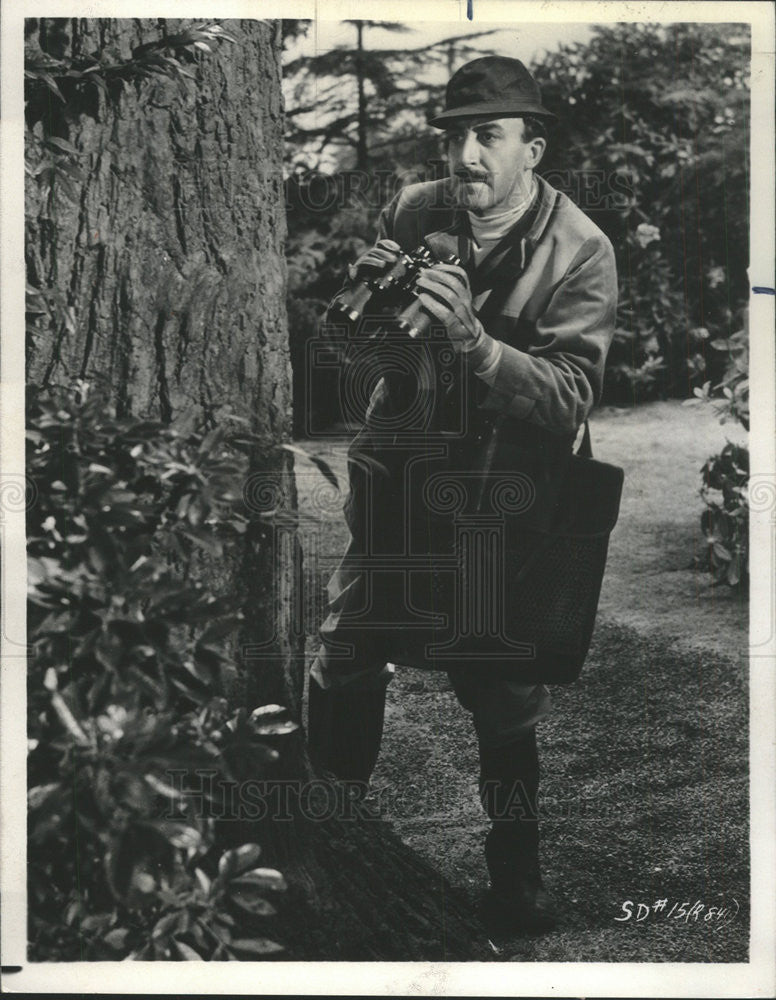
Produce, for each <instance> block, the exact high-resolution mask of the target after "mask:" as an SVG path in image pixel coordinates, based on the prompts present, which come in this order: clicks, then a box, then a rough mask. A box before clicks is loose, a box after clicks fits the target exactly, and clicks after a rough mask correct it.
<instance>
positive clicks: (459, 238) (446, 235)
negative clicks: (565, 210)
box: [424, 174, 558, 284]
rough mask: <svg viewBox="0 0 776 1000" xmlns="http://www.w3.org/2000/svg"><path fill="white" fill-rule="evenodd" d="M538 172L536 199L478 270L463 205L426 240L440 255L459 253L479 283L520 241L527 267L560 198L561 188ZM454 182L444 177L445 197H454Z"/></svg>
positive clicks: (523, 264) (521, 252)
mask: <svg viewBox="0 0 776 1000" xmlns="http://www.w3.org/2000/svg"><path fill="white" fill-rule="evenodd" d="M535 176H536V187H537V191H536V195H535V199H534V201H533V202H532V203H531V205H530V207H529V208H528V210H527V212H526V213H525V215H523V216H521V218H520V219H518V220H517V222H516V223H515V225H514V226H513V227H512V229H510V230H509V232H508V233H506V234H505V235H504V237H503V238H502V239H501V240H500V241H499V242H498V243H497V244H496V246H495V247H494V248H493V249H492V250H491V252H490V253H489V254H488V256H487V257H486V258H485V260H484V261H483V262H482V266H481V267H479V268H477V270H476V271H474V272H473V271H471V269H470V267H469V266H467V265H468V264H469V261H468V260H467V259H466V257H468V247H469V245H470V242H469V241H470V240H471V237H472V233H471V226H470V224H469V215H468V213H467V211H466V210H465V209H464V208H459V207H455V208H453V209H452V220H451V222H450V223H449V225H447V226H444V227H443V228H442V229H437V230H435V231H434V232H432V233H428V234H426V236H425V237H424V242H425V243H426V245H427V246H428V247H430V248H431V249H432V250H433V251H434V252H435V253H437V254H438V255H440V256H442V255H445V254H450V253H456V254H457V255H458V256H459V257H460V258H461V259H462V261H463V263H464V266H465V267H466V268H467V270H469V272H470V274H471V275H472V277H474V276H475V275H476V276H477V277H478V278H480V279H481V280H480V281H478V282H477V283H478V284H482V279H484V280H487V276H488V275H490V274H492V273H493V272H494V271H495V270H496V269H497V268H498V266H499V264H500V263H501V262H502V261H503V260H504V258H505V257H506V255H507V254H508V253H509V251H510V250H511V249H512V248H513V247H514V246H515V245H516V244H517V243H519V244H520V248H521V249H520V256H521V268H524V267H525V265H526V263H527V261H528V260H529V259H530V256H531V253H532V252H533V249H534V247H535V246H536V245H537V243H538V242H539V241H540V240H541V238H542V235H543V234H544V231H545V229H546V228H547V224H548V223H549V221H550V217H551V215H552V212H553V210H554V208H555V206H556V204H557V199H558V192H557V191H556V190H555V188H554V187H553V186H552V185H551V184H548V182H547V181H546V180H545V179H544V178H543V177H540V176H539V175H538V174H536V175H535ZM452 184H453V181H452V178H446V179H445V181H444V188H443V195H444V197H446V198H452V197H453V187H452ZM526 227H527V228H526Z"/></svg>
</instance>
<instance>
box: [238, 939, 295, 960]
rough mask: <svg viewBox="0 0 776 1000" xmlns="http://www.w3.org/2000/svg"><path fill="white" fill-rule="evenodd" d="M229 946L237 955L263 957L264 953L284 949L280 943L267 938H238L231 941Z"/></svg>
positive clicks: (275, 952)
mask: <svg viewBox="0 0 776 1000" xmlns="http://www.w3.org/2000/svg"><path fill="white" fill-rule="evenodd" d="M229 947H230V948H231V949H232V951H235V952H236V953H237V954H238V955H244V956H246V957H247V958H252V957H258V958H263V957H264V956H265V955H276V954H277V953H278V952H280V951H284V950H285V949H284V948H283V946H282V945H280V944H277V942H275V941H270V940H269V939H268V938H238V939H237V940H236V941H232V943H231V944H230V945H229Z"/></svg>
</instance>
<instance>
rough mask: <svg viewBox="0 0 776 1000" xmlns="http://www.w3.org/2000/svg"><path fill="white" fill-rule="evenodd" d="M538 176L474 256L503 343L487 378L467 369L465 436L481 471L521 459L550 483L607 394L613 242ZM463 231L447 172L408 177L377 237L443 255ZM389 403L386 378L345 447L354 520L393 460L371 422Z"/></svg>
mask: <svg viewBox="0 0 776 1000" xmlns="http://www.w3.org/2000/svg"><path fill="white" fill-rule="evenodd" d="M536 181H537V191H536V195H535V197H534V201H533V203H532V205H531V207H530V208H529V210H528V212H526V214H525V215H524V216H523V217H522V218H521V220H519V222H518V223H517V224H516V226H515V227H514V229H513V230H512V231H511V232H510V233H508V234H507V236H506V237H505V238H504V240H502V241H501V242H500V243H499V244H498V245H497V246H496V247H495V248H494V249H493V250H492V251H491V252H490V254H488V256H487V257H486V258H485V259H484V260H483V261H481V262H480V265H479V267H478V268H477V269H472V268H471V267H469V266H467V270H468V271H469V275H470V282H471V287H472V295H473V304H474V308H475V311H476V312H477V315H478V317H479V319H480V321H481V322H482V324H483V326H484V328H485V330H486V331H487V333H489V334H490V335H491V336H492V337H495V338H497V339H498V340H500V341H502V342H503V344H504V348H503V354H502V357H501V361H500V364H499V367H498V371H497V374H496V378H495V381H494V383H493V384H492V385H486V384H485V383H484V382H482V380H481V379H478V378H477V377H476V376H473V375H472V374H471V373H469V374H468V381H469V384H470V388H471V397H470V411H469V416H468V417H467V426H466V428H465V437H466V438H468V439H470V440H471V442H472V448H471V449H470V450H469V452H468V456H469V457H468V458H465V459H463V461H464V464H465V465H467V466H469V467H473V468H476V469H477V471H478V472H480V473H481V474H483V475H487V474H488V473H489V472H490V471H492V470H493V469H502V470H508V469H510V468H512V467H514V466H515V465H516V464H517V465H519V466H520V467H522V468H523V469H524V471H526V472H527V473H528V474H529V475H531V476H532V477H534V479H535V481H536V482H537V483H542V482H544V483H547V484H548V483H549V482H550V480H551V479H553V477H554V478H555V479H557V473H558V470H559V469H560V468H561V465H562V456H563V455H566V454H569V453H570V450H571V446H572V443H573V440H574V437H575V436H576V433H577V431H578V429H579V428H580V426H581V425H582V424H583V422H584V421H585V420H586V418H587V416H588V414H589V413H590V411H591V409H592V408H593V406H594V405H595V403H596V402H597V401H598V400H599V399H600V395H601V390H602V383H603V374H604V364H605V360H606V354H607V351H608V349H609V345H610V343H611V340H612V336H613V333H614V323H615V311H616V305H617V275H616V269H615V259H614V251H613V249H612V246H611V243H610V242H609V240H608V239H607V237H606V236H605V235H604V234H603V233H602V232H601V230H600V229H599V228H598V227H597V226H596V225H595V224H594V223H593V222H592V221H591V220H590V219H589V218H588V217H587V216H586V215H585V214H584V213H583V212H582V211H581V210H580V209H579V208H577V206H576V205H574V203H573V202H572V201H571V200H570V199H569V198H568V197H567V196H566V195H564V194H563V193H561V192H559V191H557V190H555V189H554V188H553V187H552V186H551V185H550V184H549V183H547V181H545V180H544V179H543V178H541V177H539V176H537V177H536ZM468 234H469V225H468V216H467V213H466V212H465V211H464V210H461V209H459V208H457V207H456V205H455V199H454V195H453V182H452V181H451V180H449V179H445V180H441V181H433V182H427V183H422V184H413V185H410V186H408V187H405V188H403V189H402V190H401V191H400V192H399V193H398V194H397V195H396V197H395V198H394V199H393V200H392V201H391V203H390V204H389V205H388V206H387V207H386V208H385V209H384V210H383V212H382V214H381V216H380V220H379V238H388V239H392V240H394V241H395V242H397V243H398V244H399V245H400V246H401V247H402V249H403V250H406V251H408V252H409V251H412V250H414V249H415V248H416V247H417V246H418V245H419V244H421V243H422V242H425V244H426V245H428V246H430V247H431V248H432V249H433V250H435V251H437V252H438V253H440V254H441V253H443V252H445V251H449V250H450V249H451V248H453V249H456V248H457V249H460V251H461V253H459V256H460V255H462V254H465V252H466V247H467V245H468V240H467V237H468ZM389 409H390V400H389V392H388V387H387V384H386V380H385V379H382V380H380V382H379V383H378V384H377V386H376V388H375V389H374V391H373V393H372V395H371V398H370V402H369V407H368V409H367V415H366V420H365V424H364V427H363V428H362V430H361V431H360V432H359V434H358V435H357V436H356V438H355V440H354V441H353V442H352V444H351V447H350V451H349V455H350V458H351V465H350V478H351V498H350V500H349V502H348V503H347V504H346V507H345V514H346V517H347V519H348V522H349V524H350V526H351V530H352V531H353V529H354V522H355V521H358V522H359V523H360V522H361V521H362V519H363V512H364V504H365V503H368V502H369V501H368V500H366V499H365V498H364V497H359V491H360V487H361V486H362V483H361V478H362V477H363V474H364V470H365V469H367V467H368V466H369V465H370V464H371V466H372V467H383V468H384V467H385V465H386V464H387V465H389V466H390V462H386V454H387V450H386V447H385V440H384V438H382V439H380V436H379V435H377V436H375V433H374V429H375V425H376V424H378V423H379V420H380V418H381V417H383V416H384V414H385V412H386V411H388V410H389ZM381 441H382V443H381ZM364 460H366V463H367V465H365V464H364ZM373 495H374V494H373ZM356 508H357V509H358V510H356ZM537 509H539V508H537Z"/></svg>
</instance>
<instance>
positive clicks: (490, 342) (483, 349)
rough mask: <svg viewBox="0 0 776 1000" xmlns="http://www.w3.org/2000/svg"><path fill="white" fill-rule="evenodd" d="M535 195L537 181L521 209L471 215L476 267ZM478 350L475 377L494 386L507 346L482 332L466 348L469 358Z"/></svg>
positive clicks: (473, 359)
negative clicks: (470, 354)
mask: <svg viewBox="0 0 776 1000" xmlns="http://www.w3.org/2000/svg"><path fill="white" fill-rule="evenodd" d="M535 191H536V181H535V180H534V181H533V183H532V184H531V189H530V191H528V193H527V194H526V196H525V198H524V199H523V200H522V201H521V202H520V203H519V204H518V205H510V206H509V208H506V209H504V210H503V211H501V212H494V213H492V214H486V215H475V214H474V213H473V212H468V213H467V214H468V216H469V224H470V225H471V230H472V236H473V237H474V246H473V247H472V255H473V258H474V264H475V267H479V265H480V263H481V262H482V261H483V259H484V258H485V257H487V255H488V254H489V253H490V251H491V250H492V249H493V248H494V247H495V246H496V244H497V243H498V242H499V241H500V240H502V239H503V238H504V237H505V236H506V235H507V233H508V232H509V231H510V229H512V227H513V226H514V225H515V224H516V223H517V221H518V220H519V219H520V218H521V217H522V216H523V215H525V213H526V211H527V210H528V206H529V205H530V204H531V202H532V200H533V196H534V193H535ZM475 350H476V354H475V355H473V357H472V361H473V362H474V363H476V364H477V367H476V368H475V370H474V374H475V375H477V376H478V377H479V378H481V379H482V380H483V381H484V382H487V383H488V385H492V383H493V382H494V380H495V378H496V372H497V371H498V366H499V363H500V362H501V355H502V354H503V353H504V345H503V344H502V343H501V341H500V340H495V339H494V338H493V337H491V336H489V335H488V334H487V333H485V330H484V329H482V328H480V335H479V336H478V337H477V339H476V340H475V341H474V342H473V343H472V344H471V345H469V346H468V347H466V348H464V353H465V354H469V353H471V352H473V351H475Z"/></svg>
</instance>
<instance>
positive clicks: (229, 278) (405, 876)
mask: <svg viewBox="0 0 776 1000" xmlns="http://www.w3.org/2000/svg"><path fill="white" fill-rule="evenodd" d="M192 23H193V22H190V21H179V20H167V21H149V20H107V19H94V20H81V19H69V20H64V19H58V20H46V19H41V20H37V19H34V20H31V21H29V22H28V39H27V41H28V46H30V47H31V48H32V49H33V50H38V49H42V50H43V52H44V53H46V54H48V55H49V56H51V57H53V58H55V59H61V58H70V59H76V60H77V59H79V58H82V57H84V56H88V55H92V54H96V55H100V56H102V57H104V58H106V59H108V60H109V61H111V62H119V61H122V60H128V59H130V57H131V56H132V51H133V49H136V48H137V47H138V46H140V45H144V44H146V43H148V42H151V41H154V40H156V39H159V38H162V37H164V36H171V35H174V34H175V33H178V32H181V31H183V30H185V29H186V28H187V27H189V26H191V25H192ZM223 27H224V28H225V30H226V31H227V32H228V33H229V34H231V35H232V36H234V38H235V39H236V44H234V45H230V47H229V48H228V50H227V49H226V46H227V45H228V44H229V43H228V42H222V43H220V45H221V50H220V51H219V52H218V53H208V52H200V53H198V54H197V56H196V62H195V65H194V66H193V67H192V68H193V69H194V71H195V76H196V79H195V80H194V81H192V82H186V83H183V84H182V85H180V84H179V83H178V82H176V81H174V80H169V79H162V78H159V77H152V78H147V79H140V80H138V81H136V82H132V83H130V84H129V86H127V87H125V88H124V90H123V92H121V93H113V92H111V93H109V94H104V93H101V92H99V91H98V90H97V89H96V88H92V87H84V86H83V85H79V86H80V87H81V89H78V88H76V87H74V86H73V87H70V89H68V90H65V91H63V94H64V97H65V101H64V102H57V100H56V99H54V98H53V97H52V96H51V95H48V96H47V98H45V99H40V98H37V99H36V98H34V96H31V99H30V100H29V102H28V106H27V127H28V134H27V140H28V141H27V159H28V161H32V167H33V170H32V172H31V173H30V174H29V175H28V178H27V190H26V199H27V200H26V214H27V273H28V283H29V284H30V285H32V286H33V287H34V288H38V289H42V290H44V291H47V292H51V293H53V296H54V298H55V299H56V300H58V302H59V305H58V307H57V308H54V309H52V310H51V315H50V320H49V322H48V327H47V328H43V329H39V332H38V335H37V337H36V338H35V339H33V341H32V342H31V343H29V346H28V358H27V368H28V379H29V381H30V382H31V383H34V384H37V385H39V386H46V385H51V384H64V385H69V384H72V382H73V381H74V380H77V379H81V380H84V381H86V382H90V383H101V384H103V385H104V387H105V388H106V389H107V394H108V397H109V399H110V400H111V401H112V402H113V404H114V405H115V406H116V409H117V411H118V412H119V413H120V414H121V413H126V414H129V413H132V414H136V415H144V416H148V417H151V418H154V419H160V420H161V421H163V422H171V421H173V420H174V421H176V424H179V425H181V424H182V425H183V426H187V425H190V426H194V425H197V424H199V425H201V424H203V423H204V424H205V425H215V424H217V423H219V422H220V421H221V420H225V419H227V416H228V413H232V414H235V415H237V416H238V417H242V418H245V419H247V420H248V421H249V423H250V427H251V430H252V431H253V433H254V434H256V435H257V437H258V440H259V443H258V444H257V447H256V449H255V452H254V455H253V458H252V469H251V473H250V478H249V481H248V482H247V483H246V484H245V485H246V491H247V493H246V495H247V494H248V493H249V494H250V498H251V502H252V503H253V507H254V510H256V509H259V510H261V509H265V510H266V509H271V508H273V507H276V506H278V507H280V508H281V510H283V511H285V512H288V514H289V515H290V516H289V517H288V518H287V519H286V523H283V522H282V520H279V521H277V522H276V523H275V524H272V523H269V522H268V521H266V520H265V519H262V518H258V517H257V518H256V520H255V523H254V524H253V525H252V526H251V529H250V530H249V532H248V534H247V536H246V542H245V546H244V549H243V551H242V552H241V553H239V554H238V557H237V558H236V559H235V560H234V561H233V562H232V564H231V565H227V566H212V565H210V566H207V567H205V569H206V571H207V573H208V582H209V583H210V584H211V585H212V586H213V587H214V588H217V587H219V588H226V589H230V588H231V589H232V590H234V589H238V592H239V593H241V594H242V595H244V606H245V611H246V626H245V629H244V631H243V634H242V635H241V636H240V643H239V646H240V649H239V653H240V663H241V667H242V669H241V670H240V671H238V677H237V680H236V682H235V685H234V688H233V696H234V697H236V698H239V700H240V701H241V702H242V704H244V705H245V706H246V707H248V708H249V709H251V708H253V707H255V706H257V705H261V704H267V703H280V704H283V705H286V706H288V707H289V709H290V710H291V712H292V714H293V715H295V716H296V717H297V718H300V717H301V701H302V690H303V642H304V636H303V635H300V634H299V630H298V627H297V626H295V624H294V623H295V621H296V617H297V615H296V611H297V608H298V602H299V600H300V598H301V595H300V593H299V591H300V584H301V573H300V566H301V564H300V556H299V546H298V541H297V539H296V537H295V534H294V531H293V512H294V509H295V506H296V496H295V486H294V477H293V466H292V464H291V463H292V459H291V456H290V455H289V454H288V453H287V452H286V451H284V450H283V447H282V446H283V445H284V443H286V442H287V441H288V440H289V439H290V435H291V410H292V407H291V378H290V363H289V347H288V333H287V327H286V313H285V263H284V256H283V253H284V238H285V213H284V196H283V183H282V130H283V119H282V101H281V91H280V68H279V67H280V58H279V57H280V32H279V25H278V24H277V23H267V22H261V21H239V22H225V23H224V25H223ZM64 86H66V82H63V87H64ZM52 138H53V139H59V140H65V142H67V143H70V144H71V145H72V146H74V147H75V148H76V150H77V152H78V156H77V157H74V156H71V157H70V159H71V160H77V162H78V163H79V165H80V167H81V170H82V172H83V177H82V180H81V181H80V183H78V184H77V186H76V187H77V190H76V191H75V192H74V197H68V196H67V193H66V187H65V186H64V185H62V184H61V183H60V182H59V181H57V179H56V176H55V177H54V179H53V180H49V181H47V180H46V176H47V175H46V173H45V172H44V173H43V174H37V175H36V170H37V168H40V167H44V168H45V167H46V166H47V165H50V164H55V163H56V162H57V158H60V160H61V155H62V154H61V152H54V151H52V148H51V146H50V145H49V146H48V147H47V146H45V145H44V143H45V141H47V140H48V141H50V140H51V139H52ZM54 148H55V149H56V143H55V144H54ZM49 161H50V162H49ZM49 177H50V174H49ZM283 746H284V747H285V752H284V754H283V755H282V759H281V764H280V769H279V771H278V773H277V774H275V775H274V777H273V780H275V781H280V780H281V779H283V780H285V781H291V782H293V783H294V788H295V789H296V790H297V791H296V792H295V793H294V795H293V796H292V801H291V802H290V808H291V813H292V815H291V817H290V818H291V819H292V822H290V823H289V822H277V821H275V818H273V817H270V818H269V820H268V821H267V822H265V823H263V824H259V826H258V827H257V826H253V827H251V828H250V829H247V828H246V827H245V826H244V825H243V824H238V823H232V824H227V826H228V827H230V834H229V835H230V836H232V837H238V836H239V837H242V839H257V838H259V839H260V842H262V843H263V844H264V845H265V847H266V852H265V853H266V863H269V864H272V863H277V864H278V865H279V866H280V867H281V868H282V869H283V870H284V873H285V874H286V877H287V879H288V881H289V884H290V890H289V893H288V896H287V899H286V900H285V902H284V903H283V904H282V905H281V908H280V916H279V920H280V936H281V938H282V937H284V936H285V940H286V944H287V945H288V948H289V951H288V954H287V957H289V958H298V957H318V958H322V959H323V958H328V959H333V958H356V957H361V958H375V959H377V958H395V959H400V958H404V959H411V958H415V959H421V958H427V959H430V958H463V957H480V958H482V957H485V953H484V951H483V948H482V941H483V939H482V937H481V935H480V929H479V927H478V925H477V924H476V923H475V922H473V921H472V919H471V917H470V916H469V914H468V912H467V910H466V908H465V905H464V904H463V903H460V904H459V903H458V902H457V901H456V898H455V897H454V896H452V895H449V894H448V893H447V891H446V890H445V889H444V888H442V894H441V895H440V878H439V876H438V875H437V874H436V873H435V872H434V871H433V870H432V869H431V868H429V867H428V866H427V865H425V864H424V863H423V862H421V861H420V860H419V859H418V858H417V857H416V856H415V855H414V854H413V852H411V851H410V850H409V849H408V848H406V847H405V846H404V845H402V844H401V842H400V841H399V840H398V838H396V837H395V836H394V835H393V834H392V833H391V832H390V831H389V830H388V829H387V828H386V827H385V826H384V825H383V824H381V823H379V822H377V821H374V820H364V819H363V818H358V817H350V819H343V818H342V816H339V815H337V816H331V817H329V818H327V819H325V820H324V821H321V822H315V821H311V820H309V819H306V820H305V819H303V818H302V813H303V811H304V810H302V809H300V804H299V794H300V793H299V789H301V788H302V787H303V786H304V784H305V783H309V782H310V781H311V780H312V779H313V778H314V775H313V773H312V771H311V769H310V765H309V761H308V760H307V756H306V753H305V750H304V744H303V741H302V739H301V738H300V737H296V738H291V740H290V741H289V742H288V744H286V743H284V744H283ZM280 771H282V773H280ZM246 777H251V776H250V775H246ZM254 777H255V776H254ZM319 791H320V789H319ZM440 905H443V907H444V913H439V912H437V911H438V910H439V906H440ZM259 930H260V929H257V932H259Z"/></svg>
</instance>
